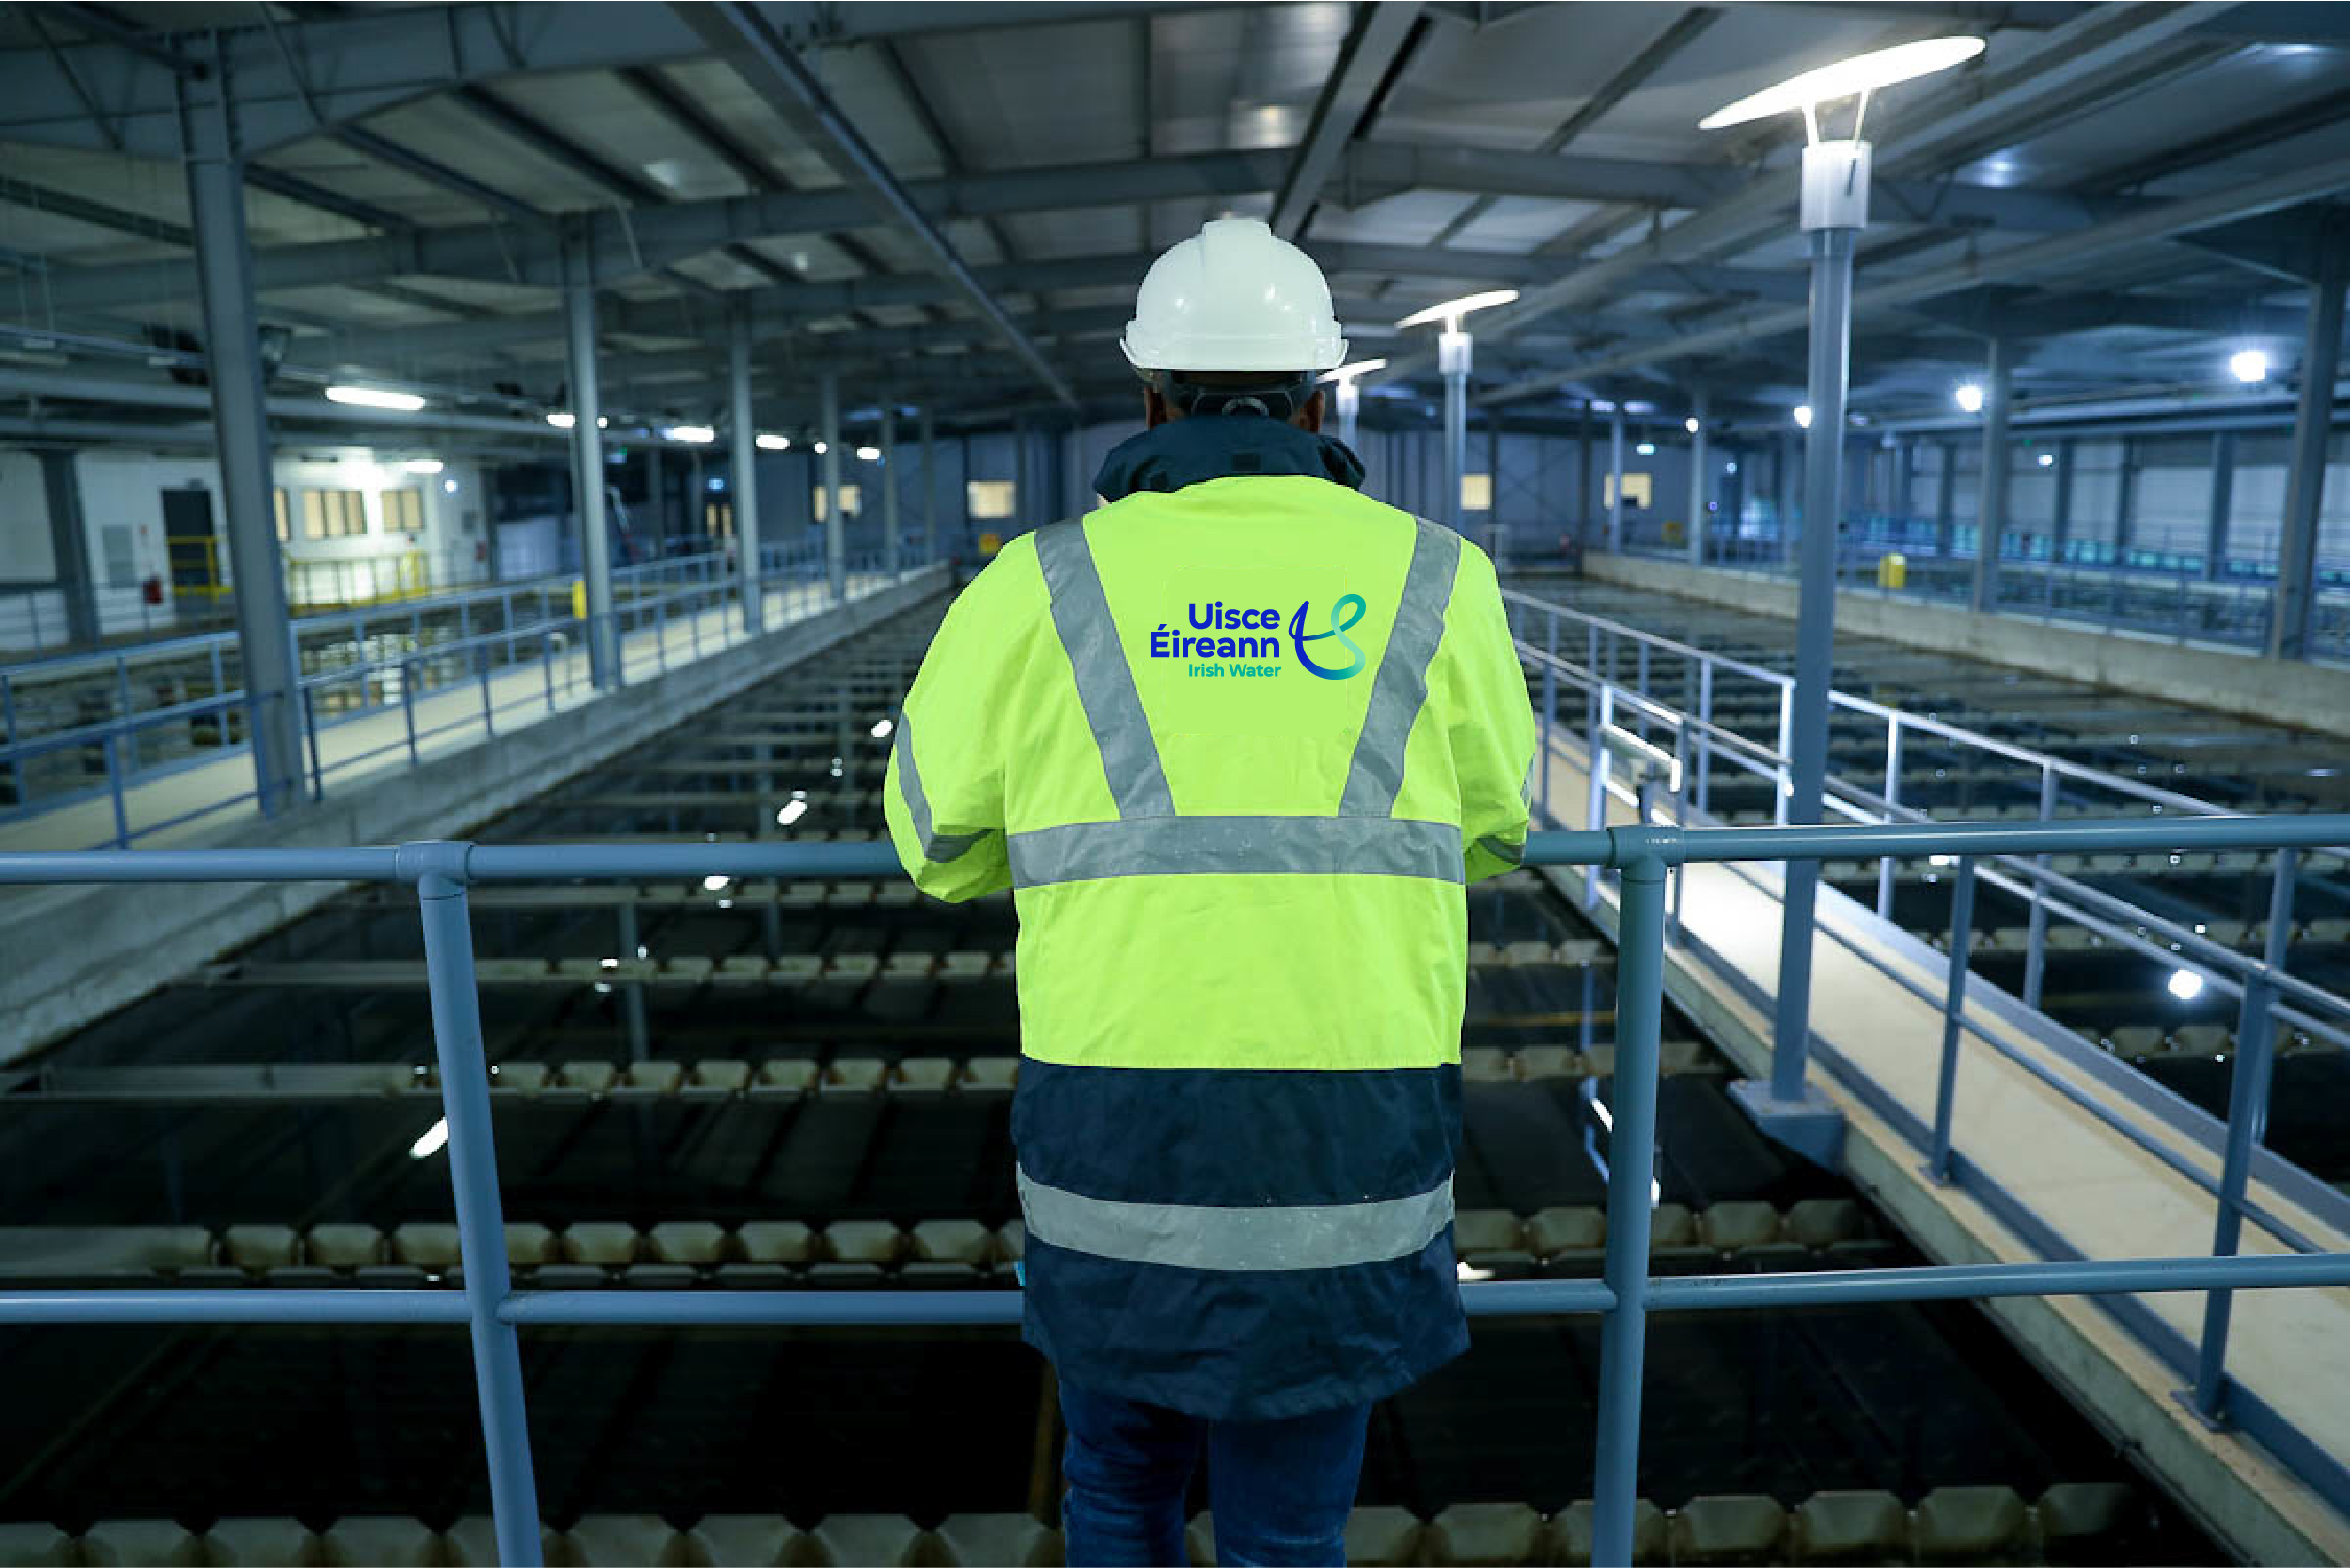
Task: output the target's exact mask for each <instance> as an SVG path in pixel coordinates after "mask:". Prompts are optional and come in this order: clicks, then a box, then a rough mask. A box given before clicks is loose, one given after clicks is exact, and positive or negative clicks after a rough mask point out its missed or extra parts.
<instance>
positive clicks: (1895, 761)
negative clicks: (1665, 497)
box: [1503, 591, 2350, 1046]
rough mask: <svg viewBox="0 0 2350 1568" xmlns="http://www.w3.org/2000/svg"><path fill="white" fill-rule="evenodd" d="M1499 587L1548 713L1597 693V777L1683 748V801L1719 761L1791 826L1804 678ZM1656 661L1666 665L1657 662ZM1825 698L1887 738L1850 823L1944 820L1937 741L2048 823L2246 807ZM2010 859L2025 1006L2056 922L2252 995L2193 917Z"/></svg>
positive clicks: (2324, 1029)
mask: <svg viewBox="0 0 2350 1568" xmlns="http://www.w3.org/2000/svg"><path fill="white" fill-rule="evenodd" d="M1503 598H1504V600H1505V601H1506V602H1507V603H1508V604H1509V606H1510V611H1511V615H1512V619H1513V621H1514V622H1515V623H1516V624H1517V626H1518V632H1519V650H1520V651H1521V653H1522V655H1523V656H1525V657H1526V658H1527V659H1528V660H1529V661H1531V662H1532V664H1533V665H1534V666H1535V668H1536V669H1537V672H1538V673H1541V674H1544V675H1546V677H1547V681H1546V683H1545V684H1544V685H1543V690H1542V705H1541V711H1542V712H1543V713H1545V714H1555V711H1556V707H1557V687H1558V685H1559V682H1565V683H1566V684H1567V685H1569V686H1570V687H1572V688H1574V689H1575V690H1578V691H1581V692H1583V693H1584V694H1585V716H1584V723H1583V725H1582V727H1581V729H1582V732H1583V733H1584V735H1585V736H1586V738H1587V739H1588V741H1589V742H1590V756H1591V757H1592V758H1594V759H1596V760H1597V762H1598V766H1597V767H1596V768H1595V769H1594V770H1593V771H1594V775H1595V780H1594V788H1596V785H1597V781H1598V779H1600V778H1604V777H1605V776H1606V770H1607V768H1608V766H1609V765H1610V763H1611V761H1612V760H1615V759H1617V758H1619V757H1634V756H1650V757H1651V758H1652V760H1653V761H1655V762H1656V763H1657V764H1658V765H1660V766H1663V767H1666V768H1667V769H1671V768H1672V767H1673V766H1674V764H1675V760H1676V759H1678V763H1679V766H1680V768H1681V769H1682V770H1684V772H1685V776H1686V783H1685V799H1686V801H1687V803H1688V804H1689V805H1691V806H1693V807H1694V808H1696V809H1697V810H1698V811H1699V812H1700V813H1710V812H1711V810H1712V808H1713V783H1714V765H1715V762H1716V759H1718V760H1721V761H1723V762H1725V763H1728V764H1731V766H1733V767H1735V768H1737V769H1740V770H1743V771H1745V772H1747V773H1748V774H1751V775H1754V776H1757V777H1760V778H1763V779H1764V780H1765V781H1766V782H1767V783H1769V784H1770V785H1771V786H1772V789H1771V798H1772V800H1773V801H1774V802H1775V804H1776V817H1777V821H1778V824H1779V825H1782V826H1783V825H1785V823H1786V821H1787V795H1788V768H1789V767H1790V765H1791V764H1790V760H1789V759H1790V755H1791V745H1790V743H1791V738H1792V737H1791V735H1790V727H1791V725H1792V724H1793V722H1794V693H1795V678H1794V676H1793V675H1792V674H1789V673H1787V672H1785V671H1782V670H1776V669H1772V668H1769V667H1767V666H1762V665H1756V664H1751V663H1748V662H1747V661H1745V660H1742V659H1736V658H1732V657H1730V656H1729V655H1727V654H1722V653H1716V652H1714V651H1711V650H1708V649H1703V648H1699V647H1696V646H1694V645H1692V644H1689V643H1685V642H1681V641H1678V640H1676V639H1674V638H1671V637H1668V636H1664V635H1660V634H1657V633H1654V632H1649V631H1644V630H1642V629H1641V628H1639V627H1637V626H1631V625H1627V624H1625V623H1624V622H1622V621H1620V620H1614V619H1609V618H1607V617H1606V616H1601V615H1593V614H1590V613H1589V612H1587V611H1582V610H1576V609H1572V608H1570V607H1568V606H1566V605H1564V604H1558V603H1556V602H1555V601H1552V600H1547V599H1543V598H1540V597H1537V596H1535V595H1532V594H1528V593H1522V592H1517V591H1508V592H1505V593H1504V594H1503ZM1534 621H1539V622H1540V623H1541V626H1542V632H1541V635H1540V636H1539V637H1537V636H1535V635H1531V634H1530V631H1529V623H1530V622H1534ZM1578 643H1579V644H1580V645H1581V651H1582V659H1581V660H1580V662H1577V661H1576V660H1575V659H1572V658H1569V657H1567V656H1566V655H1565V654H1562V653H1561V651H1560V649H1561V647H1562V646H1563V647H1565V648H1566V649H1568V650H1569V651H1573V650H1574V649H1575V646H1576V645H1577V644H1578ZM1660 665H1662V666H1665V667H1664V668H1663V669H1660V667H1659V666H1660ZM1626 666H1630V667H1629V668H1627V667H1626ZM1667 669H1669V670H1672V671H1675V672H1677V673H1679V674H1680V675H1681V676H1682V678H1683V689H1684V691H1685V690H1691V689H1694V691H1695V693H1696V701H1695V705H1694V706H1693V707H1691V708H1688V709H1682V708H1678V707H1675V706H1673V705H1671V704H1669V703H1667V702H1665V701H1662V700H1661V699H1659V698H1656V697H1655V696H1653V695H1652V693H1651V690H1650V688H1651V686H1652V684H1653V682H1654V681H1655V680H1656V678H1657V677H1658V676H1660V675H1661V674H1663V673H1665V671H1666V670H1667ZM1730 682H1749V683H1750V687H1749V689H1750V690H1751V689H1752V688H1760V690H1761V691H1762V693H1763V694H1764V700H1765V703H1766V705H1767V706H1768V707H1769V708H1771V709H1772V710H1774V711H1775V712H1776V715H1777V717H1776V726H1777V729H1776V735H1775V740H1774V742H1773V744H1769V745H1765V744H1763V743H1761V742H1759V741H1756V740H1755V739H1753V738H1752V737H1750V736H1747V735H1741V734H1739V733H1737V732H1735V731H1734V730H1731V729H1727V728H1725V727H1724V726H1722V725H1720V724H1717V723H1716V722H1715V710H1716V705H1717V704H1718V703H1721V702H1723V701H1724V700H1725V699H1726V698H1729V697H1730V696H1731V689H1726V688H1728V687H1729V683H1730ZM1828 704H1829V713H1830V714H1831V715H1835V714H1851V715H1855V716H1857V717H1859V718H1861V719H1864V720H1866V721H1867V722H1868V724H1869V725H1870V727H1871V729H1872V730H1873V731H1875V732H1877V733H1879V734H1881V735H1882V736H1883V737H1884V742H1883V750H1882V753H1881V763H1880V764H1879V765H1873V766H1872V767H1871V768H1870V770H1869V771H1870V773H1871V774H1872V776H1877V777H1881V778H1882V779H1883V781H1884V784H1883V789H1882V791H1881V792H1879V791H1872V790H1868V789H1864V788H1862V787H1860V786H1858V785H1856V784H1854V783H1852V782H1850V781H1849V780H1848V779H1846V778H1844V777H1841V776H1837V775H1834V774H1831V775H1830V776H1829V777H1828V779H1827V800H1826V805H1827V808H1828V809H1829V810H1831V811H1834V812H1836V813H1838V814H1839V815H1841V816H1842V817H1844V818H1845V819H1847V820H1850V821H1853V822H1861V823H1888V822H1916V823H1925V822H1930V821H1932V820H1933V819H1932V818H1931V817H1929V816H1928V815H1927V814H1926V813H1924V812H1922V811H1919V810H1917V809H1915V808H1911V807H1910V806H1908V805H1907V804H1906V803H1905V802H1904V800H1903V798H1902V791H1903V783H1904V776H1905V770H1906V769H1907V768H1908V767H1909V766H1910V765H1911V764H1912V763H1913V762H1916V761H1918V760H1919V758H1920V755H1921V754H1922V753H1923V752H1924V750H1925V748H1926V747H1928V746H1934V747H1935V748H1936V752H1937V755H1936V756H1935V762H1936V765H1941V766H1944V767H1945V769H1946V771H1948V772H1951V774H1953V775H1954V776H1955V775H1959V774H1962V773H1964V772H1965V771H1966V769H1967V768H1969V767H1971V766H1972V765H1974V764H1976V763H1978V762H1981V761H1984V760H1989V761H1991V762H1993V763H1994V764H1995V765H2004V767H2005V768H2006V769H2007V775H2006V776H2004V777H2002V776H1998V775H1996V774H1995V775H1994V776H1990V777H1988V778H1984V779H1976V778H1973V777H1971V776H1966V777H1957V778H1954V780H1953V782H1956V783H1957V784H1959V785H1960V786H1961V787H1962V788H1963V789H1966V790H1969V791H1972V790H1975V789H1982V790H1983V791H1985V792H1998V791H1999V790H2001V789H2006V790H2009V791H2012V792H2015V793H2018V794H2024V795H2027V796H2029V802H2030V804H2029V806H2028V807H2025V808H2024V809H2025V810H2026V811H2027V812H2028V813H2029V815H2030V816H2031V817H2032V818H2033V819H2034V820H2037V821H2040V822H2052V821H2055V820H2056V819H2057V818H2058V816H2059V813H2060V811H2062V810H2064V809H2066V808H2068V807H2069V808H2081V807H2083V806H2087V807H2089V808H2092V809H2093V810H2105V809H2111V808H2116V807H2122V808H2129V807H2136V808H2143V809H2145V810H2147V811H2148V812H2149V813H2150V814H2153V815H2168V814H2172V813H2176V814H2180V815H2185V816H2201V817H2231V816H2234V815H2237V814H2238V813H2236V812H2234V811H2233V810H2231V809H2230V808H2227V807H2224V806H2220V805H2218V804H2216V803H2214V802H2212V801H2208V800H2203V799H2201V798H2200V797H2198V796H2195V795H2190V794H2186V793H2183V792H2179V791H2176V790H2166V789H2163V788H2162V787H2161V786H2159V785H2155V784H2149V783H2147V782H2145V781H2144V780H2142V779H2138V778H2131V777H2127V776H2123V775H2121V774H2117V773H2111V772H2107V771H2106V770H2104V769H2100V768H2093V767H2091V766H2089V765H2087V764H2086V763H2082V762H2076V761H2073V760H2070V759H2068V758H2063V757H2059V756H2056V755H2054V754H2053V753H2050V752H2045V751H2037V750H2034V749H2032V748H2031V747H2029V746H2025V745H2016V744H2015V743H2013V742H2012V741H2004V740H2001V739H1999V738H1998V736H1995V735H1987V734H1984V733H1983V732H1982V731H1981V730H1977V729H1967V728H1966V727H1965V726H1964V725H1959V724H1953V723H1951V721H1949V720H1947V719H1941V718H1936V717H1934V716H1932V715H1930V714H1926V713H1913V712H1911V711H1909V710H1907V709H1904V708H1895V707H1891V706H1888V704H1885V703H1882V702H1876V701H1872V700H1871V699H1870V698H1864V697H1858V696H1855V695H1854V694H1852V693H1850V692H1845V691H1841V690H1831V691H1830V692H1829V693H1828ZM1545 722H1546V723H1548V722H1550V720H1548V719H1546V720H1545ZM1627 727H1629V732H1628V733H1627ZM1658 735H1662V736H1664V737H1666V741H1667V744H1666V745H1663V746H1662V748H1661V749H1658V746H1657V742H1656V740H1655V738H1654V737H1656V736H1658ZM1547 739H1548V735H1547V734H1546V735H1545V741H1547ZM1652 754H1653V755H1652ZM1543 806H1544V808H1545V809H1547V807H1548V801H1547V800H1546V799H1545V800H1544V801H1543ZM1587 825H1590V824H1588V823H1587ZM2318 853H2320V854H2321V855H2324V856H2325V857H2326V858H2330V859H2333V860H2336V861H2338V862H2342V863H2344V864H2350V850H2344V849H2342V848H2331V847H2329V848H2326V849H2324V850H2321V851H2320V852H2318ZM1998 866H1999V870H1997V871H1985V872H1984V873H1983V880H1984V881H1985V882H1986V883H1988V884H1989V885H1990V886H1996V887H1998V888H1999V889H2001V890H2002V891H2004V892H2008V893H2012V894H2013V895H2015V896H2016V897H2017V898H2019V899H2021V900H2023V901H2024V902H2026V903H2027V904H2028V905H2029V917H2028V919H2029V924H2028V926H2027V928H2026V938H2025V949H2024V982H2023V990H2022V999H2023V1002H2024V1005H2025V1006H2027V1007H2030V1008H2037V1007H2039V1005H2040V1000H2041V993H2042V987H2043V980H2044V977H2045V973H2046V967H2047V951H2048V922H2049V920H2050V919H2051V918H2061V919H2069V920H2072V921H2074V922H2076V923H2077V924H2079V925H2081V926H2084V927H2086V928H2087V929H2088V930H2090V931H2092V932H2093V933H2096V934H2097V935H2098V936H2099V937H2101V938H2103V939H2105V940H2107V941H2109V942H2112V943H2115V944H2116V945H2118V946H2121V947H2123V948H2128V949H2134V950H2136V951H2139V952H2143V953H2145V954H2147V955H2148V956H2150V957H2154V958H2157V959H2174V958H2176V957H2177V956H2178V955H2179V954H2181V953H2191V954H2193V955H2195V958H2196V961H2197V962H2198V963H2201V964H2208V965H2209V966H2210V967H2211V968H2212V969H2214V970H2215V971H2216V973H2214V974H2212V975H2209V976H2206V977H2205V978H2206V979H2207V980H2216V981H2217V984H2218V985H2219V986H2220V988H2221V989H2222V990H2225V991H2227V992H2228V993H2229V994H2231V995H2240V994H2241V993H2242V991H2243V987H2244V982H2245V980H2246V979H2247V978H2248V976H2249V975H2250V974H2251V972H2252V971H2253V970H2254V969H2256V968H2258V967H2259V964H2258V963H2257V962H2256V961H2253V960H2250V959H2248V958H2246V957H2244V956H2242V955H2240V954H2237V953H2236V952H2235V951H2234V950H2233V949H2230V948H2228V947H2226V946H2224V945H2222V944H2220V943H2217V942H2214V941H2213V940H2212V939H2211V938H2210V936H2209V935H2208V934H2207V933H2205V932H2203V931H2201V930H2200V929H2196V928H2195V927H2194V926H2193V924H2192V923H2191V922H2182V921H2179V920H2174V919H2171V918H2170V917H2167V916H2165V915H2163V914H2161V913H2160V912H2158V911H2155V910H2151V909H2147V908H2144V907H2142V906H2140V905H2138V904H2135V903H2131V902H2127V901H2126V900H2123V899H2119V898H2116V897H2115V896H2114V895H2112V894H2110V893H2107V892H2104V891H2102V890H2100V889H2098V888H2095V887H2092V886H2088V885H2086V884H2084V883H2081V882H2079V881H2076V879H2074V878H2072V877H2068V876H2065V875H2063V874H2061V873H2060V872H2058V871H2056V870H2052V869H2050V867H2049V865H2048V863H2047V859H2046V857H2045V856H2042V857H2039V858H2038V859H2036V860H2033V861H2029V862H2025V861H2018V860H2014V859H2013V858H2003V859H2001V860H2000V861H1999V862H1998ZM2297 876H2298V868H2297V865H2296V864H2290V863H2288V864H2280V865H2279V879H2280V880H2279V888H2278V892H2277V902H2278V903H2279V908H2280V909H2281V910H2282V911H2284V913H2283V915H2282V917H2280V918H2272V919H2271V920H2270V922H2269V934H2270V939H2271V941H2272V942H2273V941H2277V940H2278V939H2279V935H2278V933H2279V931H2280V930H2281V929H2285V928H2289V926H2290V923H2291V918H2292V916H2291V911H2292V909H2293V906H2294V902H2295V890H2296V888H2297ZM1893 886H1894V879H1893V867H1892V862H1891V861H1890V860H1886V861H1884V862H1882V863H1881V864H1880V866H1879V868H1878V872H1877V902H1876V909H1877V914H1878V916H1879V917H1882V918H1885V919H1888V920H1889V919H1891V918H1892V916H1893ZM2150 938H2151V939H2152V940H2150ZM2266 962H2267V963H2269V964H2273V965H2275V966H2277V967H2279V968H2281V957H2280V955H2276V954H2272V955H2269V957H2268V958H2267V959H2266ZM2285 993H2286V995H2287V996H2297V997H2300V998H2302V999H2303V1000H2306V1001H2310V1002H2311V1003H2312V1004H2314V1003H2316V1002H2317V1001H2318V1000H2319V999H2320V998H2323V999H2324V1000H2325V1001H2326V1002H2328V1003H2331V1004H2333V1006H2334V1007H2335V1008H2336V1009H2337V1010H2338V1011H2350V1009H2345V1008H2343V1006H2342V1004H2341V1003H2340V1002H2339V1000H2338V999H2337V998H2333V997H2331V996H2329V995H2328V994H2326V993H2324V992H2318V991H2315V990H2314V988H2311V987H2308V986H2305V985H2302V984H2300V983H2299V982H2297V981H2295V982H2291V983H2289V984H2288V985H2287V987H2286V988H2285ZM2285 1016H2287V1017H2289V1018H2290V1020H2291V1021H2292V1022H2293V1023H2295V1025H2297V1026H2300V1027H2305V1028H2311V1029H2312V1031H2313V1032H2315V1033H2316V1034H2318V1035H2319V1036H2320V1037H2321V1038H2324V1039H2327V1040H2330V1041H2332V1042H2333V1043H2337V1044H2341V1045H2343V1046H2350V1030H2344V1029H2338V1028H2334V1027H2329V1026H2327V1025H2325V1024H2323V1023H2319V1022H2317V1021H2316V1020H2313V1019H2311V1018H2308V1017H2306V1016H2304V1015H2302V1014H2298V1013H2287V1014H2286V1015H2285Z"/></svg>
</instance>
